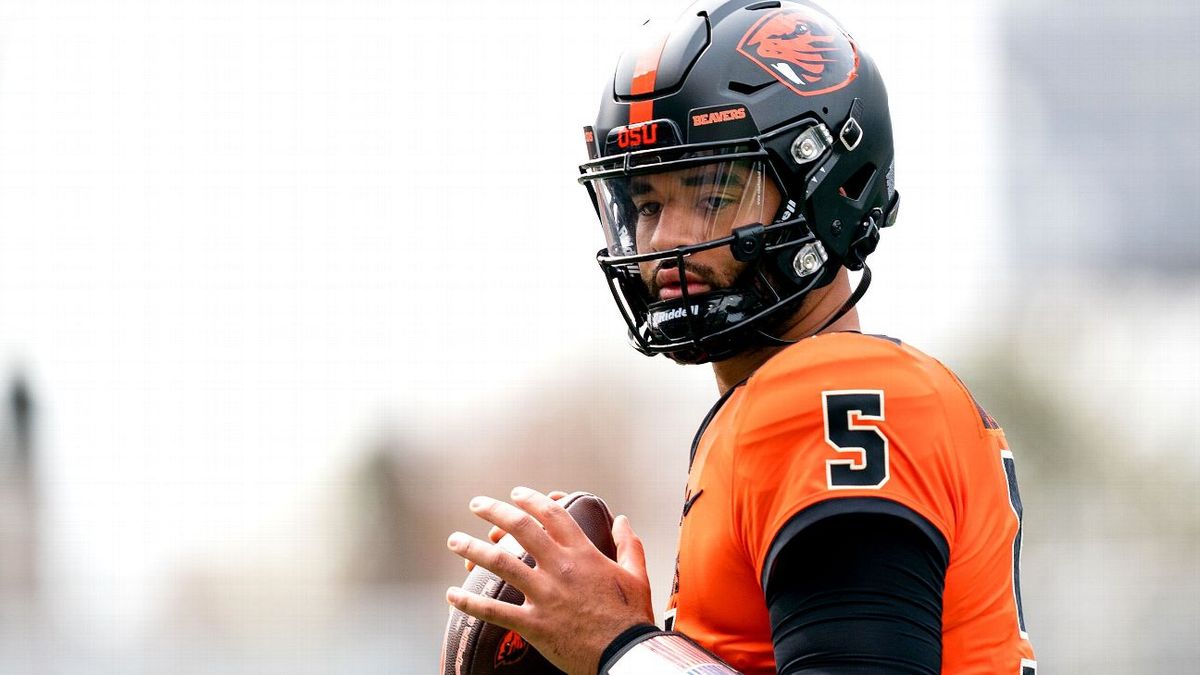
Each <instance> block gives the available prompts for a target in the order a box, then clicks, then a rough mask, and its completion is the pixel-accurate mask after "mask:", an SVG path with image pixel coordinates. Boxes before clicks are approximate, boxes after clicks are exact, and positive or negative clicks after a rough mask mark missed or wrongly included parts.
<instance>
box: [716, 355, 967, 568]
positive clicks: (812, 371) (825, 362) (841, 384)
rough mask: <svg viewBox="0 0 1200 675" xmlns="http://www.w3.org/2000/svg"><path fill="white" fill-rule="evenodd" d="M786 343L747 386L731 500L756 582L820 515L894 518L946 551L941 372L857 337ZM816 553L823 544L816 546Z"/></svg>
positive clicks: (952, 493)
mask: <svg viewBox="0 0 1200 675" xmlns="http://www.w3.org/2000/svg"><path fill="white" fill-rule="evenodd" d="M850 341H851V338H849V337H847V338H844V339H842V338H834V339H830V340H828V341H827V342H826V343H825V344H824V346H823V348H822V349H811V348H810V349H805V350H791V351H792V353H791V354H789V353H788V350H785V351H784V352H782V353H781V354H780V355H779V356H783V357H789V358H785V359H779V358H778V357H777V358H776V359H772V360H771V361H769V362H768V363H767V364H766V365H764V366H763V367H762V368H760V369H759V372H758V373H756V375H755V376H754V378H752V379H751V380H750V381H749V382H748V383H747V385H746V386H747V391H746V393H745V398H746V400H745V404H744V405H743V406H741V408H740V410H739V416H740V419H738V420H737V424H736V427H737V429H738V432H737V433H738V436H737V438H736V441H735V443H734V449H733V452H734V457H733V459H732V474H731V479H730V480H731V485H730V498H731V499H732V500H733V504H732V510H733V514H734V519H735V527H736V528H737V530H738V532H739V535H740V537H741V541H742V543H743V545H744V547H745V553H746V555H747V557H748V559H749V560H750V561H751V562H752V563H753V565H754V566H755V569H756V570H757V572H758V574H759V579H760V580H762V581H763V582H764V584H765V580H766V578H767V577H768V575H769V574H770V572H771V567H772V565H773V564H774V557H775V555H776V554H778V552H779V549H780V548H781V546H775V545H774V544H776V543H777V542H786V541H787V540H788V539H790V538H791V537H793V536H796V535H797V534H798V533H799V532H800V531H802V530H804V529H805V528H807V527H810V526H812V525H813V524H815V523H817V522H819V521H822V520H824V519H826V518H829V517H832V516H835V515H842V514H847V513H877V514H885V515H892V516H898V517H901V518H904V519H906V520H908V521H909V522H912V523H913V524H914V525H916V526H917V527H918V528H920V529H921V530H922V531H923V532H925V534H926V535H928V536H929V538H930V539H931V541H933V542H934V543H935V545H936V546H937V547H938V548H939V549H940V550H941V551H942V552H943V554H947V555H948V551H949V548H950V546H951V544H952V542H953V539H954V533H955V527H956V523H957V522H958V516H957V511H958V508H959V504H960V503H961V498H960V494H959V493H960V490H959V488H958V485H959V483H960V481H959V480H958V478H957V474H958V471H959V469H958V466H957V464H956V461H955V457H954V448H953V444H952V442H951V439H952V438H953V433H952V431H951V429H950V422H949V420H948V415H947V410H946V399H947V398H948V397H952V396H955V395H957V393H958V392H959V391H960V389H959V388H958V387H957V385H954V384H953V383H947V382H945V379H946V378H945V375H944V372H945V371H944V369H943V368H941V367H940V364H936V362H933V361H932V360H928V361H929V363H927V362H925V361H923V360H921V359H920V358H917V357H916V356H914V355H912V354H911V353H909V352H907V351H906V350H905V349H903V348H902V347H899V346H897V345H894V344H892V343H890V342H886V341H883V340H877V339H874V338H867V337H864V336H856V337H855V338H853V342H850ZM813 554H814V555H819V554H820V552H813Z"/></svg>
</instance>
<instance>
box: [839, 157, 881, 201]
mask: <svg viewBox="0 0 1200 675" xmlns="http://www.w3.org/2000/svg"><path fill="white" fill-rule="evenodd" d="M874 177H875V165H874V164H871V163H869V162H868V163H867V164H864V165H862V166H861V167H859V169H858V171H855V172H854V174H853V175H852V176H850V178H849V180H847V181H846V182H845V183H842V186H841V187H840V188H838V194H840V195H841V196H843V197H845V198H846V199H848V200H850V201H852V202H856V201H858V200H859V199H862V196H863V192H864V191H865V190H866V189H867V186H868V185H869V184H870V183H871V179H872V178H874Z"/></svg>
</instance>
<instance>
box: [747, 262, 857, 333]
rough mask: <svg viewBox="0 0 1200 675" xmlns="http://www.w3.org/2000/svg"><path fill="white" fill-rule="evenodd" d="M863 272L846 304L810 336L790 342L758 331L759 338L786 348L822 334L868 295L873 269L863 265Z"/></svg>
mask: <svg viewBox="0 0 1200 675" xmlns="http://www.w3.org/2000/svg"><path fill="white" fill-rule="evenodd" d="M862 270H863V273H862V278H861V279H859V281H858V286H856V287H855V288H854V292H852V293H851V294H850V297H849V298H846V302H843V303H842V306H841V307H840V308H839V309H838V310H837V311H836V312H834V313H833V314H832V315H831V316H830V317H829V318H828V319H826V320H825V322H824V323H822V324H821V327H820V328H818V329H816V330H814V331H813V332H811V333H809V334H808V335H805V336H803V337H799V338H796V339H795V340H788V339H785V338H781V337H776V336H774V335H770V334H768V333H765V332H763V331H761V330H760V331H758V334H759V336H760V337H762V338H763V341H765V342H766V343H767V344H769V345H773V346H777V347H786V346H787V345H794V344H796V343H797V342H799V341H800V340H803V339H804V338H807V337H812V336H814V335H816V334H818V333H820V332H821V331H823V330H825V329H826V328H829V327H830V326H832V325H833V324H834V323H835V322H837V320H838V319H840V318H842V317H843V316H846V312H849V311H850V310H851V309H853V308H854V306H855V305H857V304H858V301H859V300H862V297H863V295H865V294H866V292H867V289H868V288H870V287H871V268H870V267H867V264H866V263H863V266H862Z"/></svg>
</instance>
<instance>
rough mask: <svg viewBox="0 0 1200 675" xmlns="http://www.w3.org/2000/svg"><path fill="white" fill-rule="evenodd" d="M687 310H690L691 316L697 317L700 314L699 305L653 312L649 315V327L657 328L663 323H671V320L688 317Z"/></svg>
mask: <svg viewBox="0 0 1200 675" xmlns="http://www.w3.org/2000/svg"><path fill="white" fill-rule="evenodd" d="M689 309H690V310H691V314H692V315H693V316H699V314H700V307H699V305H692V306H691V307H690V308H688V307H676V308H675V309H662V310H659V311H657V312H654V313H653V314H651V315H650V325H651V326H659V325H662V323H663V322H665V321H671V320H673V319H682V318H684V317H685V316H688V310H689Z"/></svg>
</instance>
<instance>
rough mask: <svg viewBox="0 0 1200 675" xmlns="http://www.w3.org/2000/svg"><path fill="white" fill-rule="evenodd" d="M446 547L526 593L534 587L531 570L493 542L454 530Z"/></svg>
mask: <svg viewBox="0 0 1200 675" xmlns="http://www.w3.org/2000/svg"><path fill="white" fill-rule="evenodd" d="M446 547H447V548H449V549H450V550H451V551H454V552H455V553H457V554H458V555H460V556H462V557H463V558H466V559H467V560H469V561H471V562H473V563H475V564H476V565H479V566H481V567H483V568H484V569H486V570H488V571H489V572H491V573H492V574H495V575H496V576H498V577H500V578H501V579H503V580H505V581H507V582H508V583H509V584H511V585H512V586H515V587H516V588H517V590H519V591H521V592H522V593H525V594H526V595H528V594H529V591H530V590H532V589H533V587H534V583H535V579H534V575H533V570H532V569H531V568H530V567H529V566H527V565H526V564H525V563H523V562H521V560H520V559H519V558H517V557H516V556H515V555H513V554H512V553H509V552H508V551H505V550H504V549H502V548H500V547H499V546H496V545H495V544H489V543H488V542H485V541H482V540H480V539H476V538H475V537H472V536H470V535H467V534H463V533H462V532H455V533H454V534H451V535H450V538H449V539H447V540H446Z"/></svg>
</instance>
